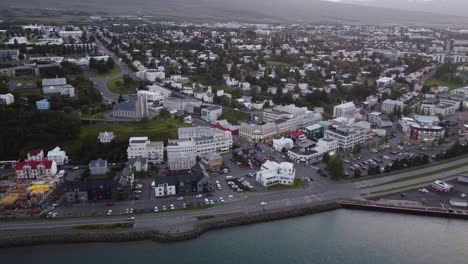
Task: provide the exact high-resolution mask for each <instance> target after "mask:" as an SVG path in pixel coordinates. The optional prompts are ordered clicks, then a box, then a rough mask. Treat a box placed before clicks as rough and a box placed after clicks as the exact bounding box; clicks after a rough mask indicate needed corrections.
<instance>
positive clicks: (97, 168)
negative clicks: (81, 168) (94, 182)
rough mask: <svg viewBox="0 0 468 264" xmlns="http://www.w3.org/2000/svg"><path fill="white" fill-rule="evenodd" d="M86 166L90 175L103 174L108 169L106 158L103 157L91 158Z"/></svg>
mask: <svg viewBox="0 0 468 264" xmlns="http://www.w3.org/2000/svg"><path fill="white" fill-rule="evenodd" d="M88 168H89V172H90V173H91V175H105V174H106V173H107V172H108V171H109V168H108V167H107V160H103V159H97V160H92V161H91V162H90V163H89V165H88Z"/></svg>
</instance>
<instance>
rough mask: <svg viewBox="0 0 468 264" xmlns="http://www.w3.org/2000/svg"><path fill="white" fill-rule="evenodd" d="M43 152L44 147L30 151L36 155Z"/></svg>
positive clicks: (32, 154) (29, 152)
mask: <svg viewBox="0 0 468 264" xmlns="http://www.w3.org/2000/svg"><path fill="white" fill-rule="evenodd" d="M41 152H42V149H33V150H31V151H28V155H29V156H36V155H39V154H40V153H41Z"/></svg>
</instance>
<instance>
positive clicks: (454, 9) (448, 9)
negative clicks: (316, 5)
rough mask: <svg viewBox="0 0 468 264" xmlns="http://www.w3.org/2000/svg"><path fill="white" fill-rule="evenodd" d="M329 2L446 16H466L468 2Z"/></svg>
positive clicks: (337, 0) (441, 0)
mask: <svg viewBox="0 0 468 264" xmlns="http://www.w3.org/2000/svg"><path fill="white" fill-rule="evenodd" d="M326 1H329V2H341V3H353V4H358V5H367V6H376V7H388V8H398V9H404V10H411V11H423V12H431V13H439V14H448V15H461V16H468V0H326Z"/></svg>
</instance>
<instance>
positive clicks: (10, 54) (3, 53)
mask: <svg viewBox="0 0 468 264" xmlns="http://www.w3.org/2000/svg"><path fill="white" fill-rule="evenodd" d="M19 54H20V52H19V50H16V49H11V50H0V58H5V59H10V60H18V56H19Z"/></svg>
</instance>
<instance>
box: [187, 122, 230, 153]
mask: <svg viewBox="0 0 468 264" xmlns="http://www.w3.org/2000/svg"><path fill="white" fill-rule="evenodd" d="M178 134H179V141H183V140H185V141H193V142H194V143H195V146H196V153H197V156H198V157H201V158H202V157H204V156H205V155H206V154H207V153H210V152H219V153H225V152H228V151H230V150H231V149H232V134H231V132H229V131H223V130H220V129H217V128H211V127H181V128H179V129H178Z"/></svg>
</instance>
